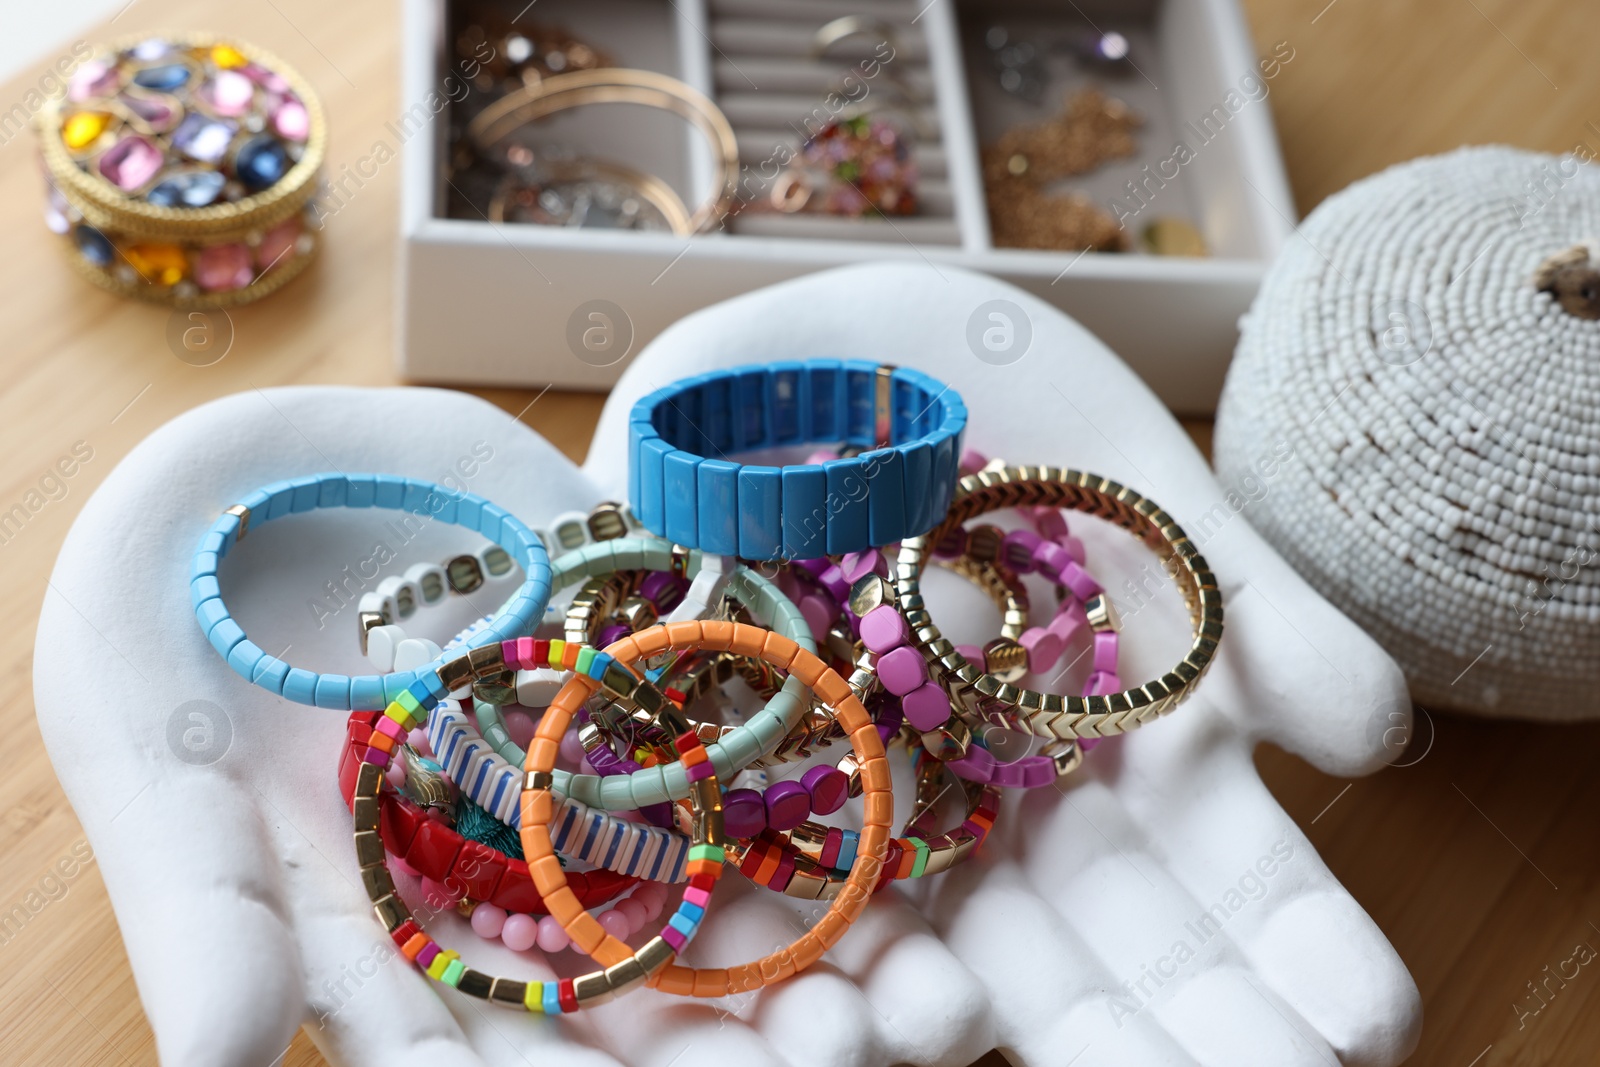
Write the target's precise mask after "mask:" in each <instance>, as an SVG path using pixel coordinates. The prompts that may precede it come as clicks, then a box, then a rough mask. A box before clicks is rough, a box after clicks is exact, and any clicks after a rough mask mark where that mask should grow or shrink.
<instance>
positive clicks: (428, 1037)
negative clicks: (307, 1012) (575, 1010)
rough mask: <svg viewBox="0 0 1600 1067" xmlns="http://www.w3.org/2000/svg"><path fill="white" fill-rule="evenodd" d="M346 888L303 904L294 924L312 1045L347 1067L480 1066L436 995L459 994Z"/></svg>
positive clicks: (357, 889)
mask: <svg viewBox="0 0 1600 1067" xmlns="http://www.w3.org/2000/svg"><path fill="white" fill-rule="evenodd" d="M349 888H350V893H349V894H348V901H340V902H339V904H338V905H335V906H332V907H330V908H328V909H326V910H321V909H317V910H312V909H306V910H305V911H303V912H302V914H301V915H300V917H299V921H298V923H297V926H298V928H299V934H300V938H301V944H302V946H303V948H302V953H303V958H304V961H305V986H306V999H307V1001H308V1002H309V1004H310V1005H311V1012H312V1019H311V1020H310V1021H309V1022H307V1024H306V1032H307V1034H308V1035H309V1036H310V1037H311V1040H312V1042H313V1043H315V1044H316V1046H317V1047H318V1048H319V1049H321V1050H322V1052H323V1054H324V1055H325V1056H326V1057H327V1058H328V1059H329V1060H330V1061H331V1062H333V1063H338V1064H345V1065H348V1067H391V1065H392V1067H402V1065H410V1064H415V1065H417V1067H422V1065H424V1064H435V1063H450V1064H458V1063H459V1064H463V1065H465V1067H481V1065H482V1064H483V1063H484V1062H485V1061H484V1059H482V1058H480V1057H479V1056H478V1055H477V1053H476V1052H474V1051H473V1047H472V1046H473V1042H471V1041H469V1040H468V1036H467V1034H466V1033H464V1032H463V1030H462V1026H461V1025H460V1024H458V1022H457V1020H456V1018H455V1016H453V1015H452V1013H451V1011H450V1010H448V1009H447V1007H446V1003H447V1001H446V1000H445V999H444V998H446V997H461V994H459V993H457V992H456V991H454V990H451V989H444V988H441V987H439V986H436V985H434V984H433V983H431V982H430V981H429V980H428V979H427V978H426V977H424V976H423V975H422V974H421V973H420V972H418V971H417V969H416V967H415V965H413V964H412V963H411V962H410V961H409V960H407V959H406V958H405V956H403V955H401V953H400V951H399V949H398V948H397V947H396V946H395V944H394V942H393V941H391V940H390V939H389V938H388V937H386V936H384V934H383V931H382V929H381V928H380V927H379V926H378V924H377V921H376V919H375V918H374V917H373V915H372V912H371V910H370V909H368V908H365V907H359V906H358V905H359V902H361V901H363V900H364V899H365V897H366V894H365V892H363V890H362V888H361V886H360V884H359V883H357V884H355V885H352V886H350V887H349ZM431 925H432V924H431V923H430V927H431ZM441 936H442V935H441ZM469 955H470V953H469ZM461 999H463V1000H465V999H466V998H465V997H461ZM457 1006H458V1007H461V1008H466V1005H457Z"/></svg>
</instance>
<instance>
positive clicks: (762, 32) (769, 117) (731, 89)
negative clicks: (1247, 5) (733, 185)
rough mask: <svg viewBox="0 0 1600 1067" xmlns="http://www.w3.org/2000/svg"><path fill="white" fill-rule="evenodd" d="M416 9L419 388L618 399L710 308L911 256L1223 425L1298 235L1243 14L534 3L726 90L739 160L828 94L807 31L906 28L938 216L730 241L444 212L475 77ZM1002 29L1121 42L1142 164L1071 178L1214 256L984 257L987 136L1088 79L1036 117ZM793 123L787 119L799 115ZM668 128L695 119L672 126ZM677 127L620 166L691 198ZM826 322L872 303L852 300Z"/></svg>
mask: <svg viewBox="0 0 1600 1067" xmlns="http://www.w3.org/2000/svg"><path fill="white" fill-rule="evenodd" d="M924 5H925V6H924ZM508 10H509V11H515V5H513V6H512V7H511V8H509V9H508ZM404 12H405V19H406V27H405V33H404V56H403V61H404V62H403V67H404V69H403V87H402V111H403V115H402V117H401V119H400V120H399V121H398V122H397V123H396V124H393V129H395V130H396V131H398V133H397V136H398V135H399V134H401V133H403V134H404V138H403V147H402V148H401V154H402V156H403V162H402V166H403V190H402V195H401V235H402V239H403V240H402V251H401V257H402V258H401V272H400V285H401V301H400V304H399V316H400V322H399V338H400V345H399V370H400V373H401V374H403V375H404V376H405V377H407V378H409V379H411V380H414V381H419V382H441V383H444V382H447V383H456V384H496V385H520V386H542V385H547V384H549V385H556V386H563V387H569V388H593V389H603V388H606V387H608V386H609V385H610V384H611V383H612V382H613V381H614V380H615V379H616V377H617V375H618V374H619V373H620V372H621V369H622V367H623V366H625V365H626V362H627V358H628V357H629V356H631V355H632V354H633V353H636V352H638V351H639V349H640V348H641V347H643V345H644V344H645V343H647V342H648V341H649V340H650V339H651V338H652V337H653V336H654V335H655V334H656V333H658V332H660V331H661V330H662V329H663V328H665V327H666V326H667V325H669V324H670V323H672V322H674V321H675V320H677V319H679V318H681V317H682V316H683V315H685V314H687V313H689V312H691V311H693V310H696V309H698V308H701V307H704V306H706V305H709V304H712V303H715V302H718V301H720V300H723V299H726V298H728V297H731V296H735V295H737V294H739V293H742V292H746V291H748V290H751V289H755V288H758V287H761V286H765V285H768V284H771V283H774V282H778V281H782V280H784V279H787V278H792V277H795V276H797V275H800V274H804V273H809V272H811V271H815V270H820V269H823V268H826V267H831V266H836V265H839V264H845V263H855V262H861V261H864V260H868V259H896V260H906V261H911V262H922V263H925V264H927V265H928V267H929V273H928V277H929V284H930V285H938V284H940V280H939V277H938V270H939V268H940V267H941V266H944V265H947V264H948V265H954V266H960V267H967V268H971V269H975V270H980V271H985V272H987V273H990V274H994V275H996V276H998V277H1000V278H1004V279H1006V280H1008V281H1011V282H1013V283H1015V284H1017V285H1019V286H1021V287H1022V288H1025V289H1027V290H1029V291H1031V292H1034V293H1036V294H1038V295H1039V296H1040V297H1042V298H1044V299H1046V300H1048V301H1049V302H1051V303H1052V304H1055V305H1056V306H1058V307H1060V308H1061V309H1062V310H1064V311H1066V312H1067V313H1068V314H1070V315H1071V316H1073V317H1074V318H1076V319H1077V320H1078V321H1079V322H1081V323H1083V324H1084V325H1085V326H1086V327H1088V328H1089V329H1090V330H1092V331H1093V332H1094V333H1096V334H1097V335H1099V336H1100V337H1101V338H1102V339H1103V340H1104V341H1105V342H1106V343H1107V344H1108V345H1110V346H1111V348H1112V349H1114V350H1115V351H1116V352H1117V353H1118V354H1119V355H1120V356H1122V357H1123V358H1124V359H1125V360H1126V361H1127V362H1128V363H1129V364H1130V365H1131V366H1132V367H1133V368H1134V369H1135V370H1136V371H1138V372H1139V373H1140V375H1142V376H1143V377H1144V379H1145V380H1146V381H1147V382H1148V383H1149V384H1150V385H1151V386H1152V387H1153V388H1154V389H1155V391H1156V393H1157V394H1158V395H1159V396H1160V397H1161V399H1162V400H1163V401H1165V402H1166V403H1167V405H1168V406H1169V407H1171V408H1173V409H1174V410H1176V411H1179V412H1182V413H1209V412H1210V411H1212V410H1213V408H1214V406H1215V402H1216V399H1217V396H1218V394H1219V393H1220V391H1221V386H1222V379H1223V375H1224V372H1225V371H1226V369H1227V365H1228V361H1229V359H1230V357H1231V355H1232V352H1233V346H1234V342H1235V339H1236V336H1237V321H1238V318H1239V316H1240V314H1242V313H1243V312H1244V311H1245V310H1246V309H1247V307H1248V306H1249V303H1250V300H1251V299H1252V297H1253V296H1254V294H1255V291H1256V287H1257V285H1258V283H1259V281H1260V279H1261V276H1262V272H1263V271H1264V269H1265V267H1266V265H1267V263H1269V262H1270V261H1271V259H1272V258H1273V257H1274V255H1275V254H1276V252H1277V250H1278V248H1279V247H1280V245H1281V244H1282V243H1283V242H1284V241H1285V240H1286V239H1288V237H1289V236H1290V235H1291V233H1292V232H1293V229H1294V226H1295V213H1294V206H1293V199H1292V197H1291V195H1290V192H1289V186H1288V181H1287V178H1286V176H1285V174H1284V169H1283V163H1282V159H1281V157H1280V155H1279V152H1278V145H1277V138H1276V135H1275V133H1274V131H1273V126H1272V117H1271V114H1270V112H1269V104H1270V92H1271V87H1272V82H1273V79H1274V78H1276V77H1279V76H1281V74H1282V71H1283V69H1284V67H1286V66H1289V65H1292V63H1293V58H1294V49H1293V47H1292V46H1291V44H1289V43H1287V42H1282V43H1277V44H1272V43H1268V44H1265V45H1263V46H1262V47H1261V49H1260V50H1259V51H1258V50H1257V48H1256V47H1255V46H1254V45H1252V42H1251V40H1250V36H1249V32H1248V30H1247V28H1246V25H1245V22H1244V18H1243V15H1242V13H1241V11H1240V9H1239V6H1238V4H1237V3H1236V2H1235V0H1146V2H1143V3H1140V2H1132V0H1121V2H1119V0H1099V2H1090V0H1082V2H1081V3H1073V2H1070V0H1067V2H1044V0H1040V2H1031V3H1030V2H1028V0H1004V2H998V3H992V2H985V0H667V2H662V0H541V2H540V4H539V5H538V8H537V9H536V11H535V12H534V13H533V14H534V15H535V16H536V17H537V19H538V20H539V21H540V22H541V23H548V24H549V25H552V26H559V27H561V28H563V29H566V30H569V31H570V32H572V33H574V34H576V35H577V36H579V37H580V38H582V39H584V40H586V41H590V42H592V43H593V44H595V45H596V46H597V47H599V48H602V49H604V50H605V51H607V52H609V53H610V54H611V55H612V57H613V58H614V60H615V62H617V63H618V64H619V65H622V66H637V67H644V68H647V69H654V70H658V71H661V72H663V73H666V74H670V75H673V76H674V77H677V78H680V79H682V80H683V81H685V82H687V83H688V84H690V85H692V86H694V87H695V88H697V89H699V90H701V91H702V92H704V93H706V94H707V95H709V96H711V97H712V98H713V99H714V100H716V101H717V102H718V103H719V105H720V106H722V108H723V109H724V111H726V112H727V113H728V114H729V115H730V118H731V119H733V120H734V125H735V129H736V132H737V133H739V135H740V142H741V157H742V160H743V162H744V163H745V164H746V165H754V164H756V163H758V162H759V161H760V160H761V159H762V158H763V157H764V156H766V155H768V154H770V152H762V151H761V145H762V144H763V143H770V139H769V140H768V141H766V142H763V140H762V138H763V136H764V135H766V134H767V133H769V132H770V131H768V130H766V129H764V128H753V127H762V126H763V125H764V124H765V125H770V126H772V127H773V128H774V129H776V130H777V131H778V133H779V135H781V134H782V133H783V127H785V126H787V127H789V129H790V130H791V131H792V130H798V129H800V128H801V127H802V124H803V123H804V122H805V121H806V116H807V115H808V114H813V113H815V111H816V109H817V107H818V106H819V105H824V103H825V97H826V93H825V92H817V93H815V94H806V93H795V92H793V91H792V90H790V91H786V88H787V87H786V86H785V83H784V79H785V77H786V76H787V77H789V78H790V80H791V81H792V78H793V75H794V70H795V68H796V62H795V60H800V61H803V60H804V59H805V54H804V48H805V46H806V44H807V43H808V40H809V34H808V33H807V32H806V30H807V27H815V26H817V25H820V24H821V23H824V22H826V21H828V20H830V19H834V18H841V17H846V16H852V15H854V16H858V17H860V18H862V19H863V20H867V21H870V22H872V23H874V24H876V23H878V22H883V23H887V24H888V25H890V26H892V27H893V28H894V43H895V45H896V46H897V47H896V59H898V60H900V61H901V62H903V63H904V66H903V68H902V71H903V72H905V73H906V77H907V80H908V81H910V82H911V83H912V84H913V85H914V86H919V87H920V86H926V87H927V88H928V89H929V90H930V91H931V96H932V100H931V103H930V114H931V117H932V118H934V120H935V122H936V129H937V132H938V138H937V143H936V144H935V145H933V146H932V147H931V148H930V147H928V146H923V147H924V148H926V149H927V152H926V155H927V165H926V166H924V167H923V168H922V179H921V182H920V184H919V190H918V191H919V196H920V197H921V198H922V200H923V202H924V205H925V207H926V213H927V217H919V218H906V219H894V220H883V219H836V218H828V217H818V216H805V217H804V218H802V217H799V216H783V215H775V214H768V215H760V216H756V217H752V216H749V215H741V216H740V217H739V218H737V219H736V220H734V222H733V223H732V224H731V225H730V227H729V228H728V229H729V230H730V231H731V232H718V233H713V234H707V235H702V236H696V237H680V236H675V235H671V234H666V233H640V232H621V231H614V230H613V231H606V230H598V229H568V228H556V227H544V226H534V225H519V224H507V225H502V224H493V223H490V222H488V221H487V220H486V219H461V218H447V217H444V214H443V213H444V205H445V202H446V195H447V194H448V192H449V190H448V187H447V182H446V180H445V176H444V169H443V166H442V164H443V162H444V160H445V158H446V155H445V153H446V151H447V144H446V140H447V131H448V122H447V116H448V111H440V112H437V113H436V112H435V110H434V104H435V102H437V101H439V100H440V98H441V97H445V98H448V97H449V96H451V95H452V94H460V93H461V92H463V91H465V90H464V88H463V87H464V86H465V84H466V83H465V82H464V81H463V79H462V78H461V74H460V71H459V70H457V69H456V67H457V64H458V62H459V60H458V59H457V57H456V56H455V55H454V52H453V49H452V47H451V42H450V41H448V40H446V35H447V29H446V27H447V24H448V19H447V12H446V10H445V3H443V2H441V0H405V4H404ZM994 25H1004V26H1005V27H1006V28H1007V29H1008V31H1009V32H1010V33H1011V34H1012V36H1013V38H1014V39H1019V40H1027V39H1029V38H1030V36H1037V39H1039V40H1040V41H1041V42H1047V41H1049V40H1051V39H1059V38H1061V37H1062V36H1063V34H1065V33H1066V32H1067V31H1069V30H1072V29H1082V28H1088V27H1095V28H1098V29H1104V30H1111V29H1115V30H1117V31H1118V32H1121V33H1123V34H1125V35H1126V36H1127V38H1128V39H1129V41H1130V42H1131V43H1132V53H1131V55H1132V58H1133V60H1134V63H1135V64H1136V68H1135V69H1134V70H1133V71H1132V72H1130V73H1127V74H1125V75H1122V76H1120V77H1118V78H1117V79H1116V80H1115V81H1111V80H1108V79H1106V78H1094V79H1093V83H1094V84H1096V85H1098V86H1100V87H1101V88H1103V89H1104V90H1105V91H1106V92H1107V93H1108V94H1109V95H1114V96H1116V97H1119V98H1121V99H1122V100H1124V101H1126V102H1127V103H1128V104H1129V105H1131V106H1132V107H1133V108H1134V110H1135V111H1136V112H1138V113H1140V114H1141V115H1142V116H1143V117H1144V119H1145V125H1144V126H1143V128H1142V129H1140V130H1139V131H1138V132H1137V134H1136V139H1137V142H1138V146H1139V147H1138V153H1137V155H1136V157H1134V158H1133V159H1130V160H1120V161H1113V162H1111V163H1108V164H1105V165H1103V166H1102V167H1101V168H1099V169H1098V170H1097V171H1095V172H1093V173H1091V174H1089V175H1085V176H1082V178H1080V179H1074V180H1073V181H1072V182H1071V184H1072V186H1073V187H1074V188H1079V189H1082V190H1084V191H1085V192H1086V193H1087V194H1088V195H1089V196H1090V197H1091V198H1092V199H1093V200H1094V201H1095V202H1096V203H1097V204H1099V205H1100V206H1101V207H1102V208H1103V209H1105V210H1106V211H1108V212H1114V213H1115V214H1117V215H1118V216H1119V217H1125V218H1126V220H1127V226H1128V230H1129V236H1130V238H1131V240H1132V244H1133V245H1134V246H1135V247H1137V244H1138V240H1137V234H1138V229H1139V228H1141V227H1142V226H1143V225H1145V223H1146V222H1147V221H1148V220H1149V219H1151V218H1155V217H1159V216H1178V217H1181V218H1184V219H1187V220H1188V221H1190V222H1191V223H1193V224H1194V225H1195V226H1196V227H1197V228H1198V229H1199V230H1200V232H1201V233H1202V234H1203V235H1204V237H1205V240H1206V243H1207V245H1208V246H1209V248H1210V250H1211V253H1212V254H1211V255H1210V256H1208V257H1204V258H1178V257H1171V256H1156V255H1151V254H1147V253H1144V252H1138V251H1132V252H1113V253H1097V252H1090V253H1065V252H1051V251H1033V250H1024V249H1013V248H996V247H993V245H992V243H991V241H990V232H989V220H988V212H987V207H986V203H985V197H984V190H983V180H982V175H981V168H980V162H979V146H980V144H982V143H986V142H989V141H992V140H993V139H995V138H996V137H998V135H999V134H1000V133H1002V132H1003V131H1004V130H1005V129H1006V128H1008V127H1009V126H1011V125H1012V124H1014V123H1015V122H1018V121H1039V120H1040V119H1043V118H1046V117H1048V116H1049V115H1051V114H1054V113H1056V111H1057V109H1058V108H1059V102H1060V100H1061V99H1062V97H1063V95H1064V93H1065V92H1066V90H1067V89H1068V88H1069V87H1071V86H1072V85H1074V84H1075V82H1076V81H1079V80H1081V79H1078V78H1074V77H1073V76H1071V75H1070V74H1064V75H1062V76H1058V77H1056V78H1054V79H1053V80H1052V81H1051V82H1050V83H1049V86H1048V88H1047V90H1046V95H1045V101H1046V102H1045V103H1044V104H1042V105H1040V106H1033V105H1030V104H1028V103H1027V102H1025V101H1023V100H1021V99H1020V98H1018V97H1015V96H1012V95H1010V94H1008V93H1006V92H1004V91H1003V90H1002V89H1001V87H1000V83H999V80H998V77H997V76H996V72H995V70H994V69H993V67H992V62H991V59H990V56H989V48H988V46H987V45H986V43H985V33H986V30H987V28H989V27H991V26H994ZM784 41H793V42H795V44H796V47H797V48H798V49H800V51H799V53H798V54H797V55H796V56H795V57H794V59H793V60H786V59H783V58H781V57H780V58H777V59H774V58H772V54H773V53H774V52H778V53H781V52H782V51H783V49H784V47H786V46H785V45H784V44H783V42H784ZM774 42H776V43H774ZM1041 51H1048V49H1045V48H1044V47H1043V46H1042V45H1041ZM763 54H765V56H766V58H763ZM1052 62H1054V60H1052ZM1061 62H1063V63H1064V62H1065V61H1064V60H1063V61H1061ZM801 66H803V63H802V64H801ZM1051 69H1053V70H1054V69H1056V68H1051ZM1060 69H1061V70H1063V71H1064V70H1067V69H1068V68H1065V67H1062V68H1060ZM763 81H766V82H767V84H768V88H767V89H766V90H762V89H761V88H760V83H761V82H763ZM790 108H792V109H793V110H794V112H795V114H794V117H793V119H792V120H789V121H783V120H782V119H781V116H782V115H784V114H785V113H786V110H787V109H790ZM594 111H595V112H596V116H595V118H594V119H593V120H592V121H594V122H600V121H601V120H602V119H605V117H606V116H605V109H603V108H596V109H594ZM407 116H409V118H408V117H407ZM435 116H436V117H435ZM763 116H766V118H765V119H764V118H763ZM660 122H661V123H662V124H664V125H665V126H667V128H668V129H671V128H672V126H673V124H677V125H682V124H681V123H680V122H679V120H678V119H676V118H674V117H671V116H668V115H666V114H662V115H661V116H660ZM741 123H742V124H743V125H741ZM684 130H685V132H684V133H683V134H682V136H681V137H677V136H674V137H671V138H666V137H656V138H652V139H649V140H645V139H642V138H641V139H638V140H637V141H635V142H631V143H633V144H636V145H637V147H638V149H639V151H638V153H637V154H638V155H640V156H648V157H650V158H629V159H626V160H619V161H623V162H626V163H628V164H629V165H630V166H633V167H636V168H638V169H640V170H646V171H649V172H651V173H653V174H656V175H657V176H659V177H661V178H663V179H664V180H666V181H667V182H668V183H669V184H672V185H673V186H674V187H675V188H676V189H678V190H679V192H680V194H681V195H683V198H684V200H685V202H686V203H689V204H690V205H691V207H692V206H693V205H695V204H697V203H699V202H701V201H703V200H704V199H705V194H706V193H707V192H709V190H710V189H712V188H713V187H714V184H715V178H714V177H713V168H712V166H711V165H710V159H709V153H708V152H707V151H706V150H705V149H704V148H703V147H702V146H701V145H700V144H699V142H698V140H697V138H698V134H696V133H695V132H694V131H692V130H689V129H688V128H687V127H686V126H685V127H684ZM747 134H748V136H747ZM613 140H615V138H613ZM791 140H792V141H797V140H798V137H791ZM919 151H920V150H919ZM918 158H919V162H922V161H923V156H922V155H919V157H918ZM1130 183H1131V184H1130ZM1135 187H1137V189H1138V190H1139V192H1137V193H1136V192H1135V191H1134V190H1135ZM1119 204H1120V205H1121V206H1120V208H1119V207H1118V206H1117V205H1119ZM595 301H604V302H606V303H605V304H604V305H601V306H599V307H596V306H595V305H594V302H595ZM975 311H976V309H975ZM818 314H838V315H852V314H853V315H870V314H871V309H870V308H859V307H855V306H853V305H852V304H851V302H850V294H848V293H841V294H839V302H838V304H837V305H836V306H834V307H829V308H819V309H818ZM819 355H821V353H819ZM758 356H759V354H753V357H758Z"/></svg>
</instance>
